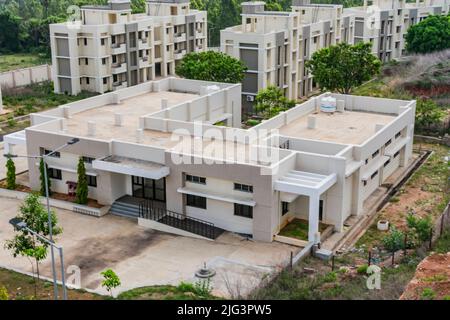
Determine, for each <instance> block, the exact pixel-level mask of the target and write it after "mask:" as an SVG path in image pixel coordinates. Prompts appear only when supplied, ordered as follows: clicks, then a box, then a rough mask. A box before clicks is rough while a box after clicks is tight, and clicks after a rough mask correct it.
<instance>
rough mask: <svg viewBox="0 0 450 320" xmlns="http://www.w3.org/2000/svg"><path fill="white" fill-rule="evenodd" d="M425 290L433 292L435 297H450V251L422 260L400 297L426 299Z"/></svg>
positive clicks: (404, 298)
mask: <svg viewBox="0 0 450 320" xmlns="http://www.w3.org/2000/svg"><path fill="white" fill-rule="evenodd" d="M424 290H425V292H427V291H428V292H431V296H434V297H433V299H444V298H447V299H450V252H448V253H447V254H433V255H430V256H428V257H426V258H425V259H424V260H422V262H421V263H420V264H419V265H418V266H417V271H416V274H415V276H414V278H413V279H412V280H411V282H410V283H409V284H408V286H407V287H406V290H405V292H404V293H403V295H402V296H401V297H400V299H401V300H422V299H426V298H427V296H426V295H424ZM428 297H430V296H428Z"/></svg>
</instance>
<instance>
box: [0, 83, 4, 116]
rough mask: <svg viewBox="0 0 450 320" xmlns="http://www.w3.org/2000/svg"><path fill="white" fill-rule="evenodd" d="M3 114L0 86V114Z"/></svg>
mask: <svg viewBox="0 0 450 320" xmlns="http://www.w3.org/2000/svg"><path fill="white" fill-rule="evenodd" d="M2 112H3V99H2V86H1V85H0V114H1V113H2Z"/></svg>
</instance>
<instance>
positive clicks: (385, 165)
mask: <svg viewBox="0 0 450 320" xmlns="http://www.w3.org/2000/svg"><path fill="white" fill-rule="evenodd" d="M389 163H391V159H389V160H388V161H386V162H385V163H384V165H383V166H384V167H385V168H386V167H387V166H388V165H389Z"/></svg>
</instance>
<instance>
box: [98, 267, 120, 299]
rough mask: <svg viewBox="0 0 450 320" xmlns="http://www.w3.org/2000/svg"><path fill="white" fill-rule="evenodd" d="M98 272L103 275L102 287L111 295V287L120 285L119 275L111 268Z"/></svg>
mask: <svg viewBox="0 0 450 320" xmlns="http://www.w3.org/2000/svg"><path fill="white" fill-rule="evenodd" d="M100 274H101V275H102V276H103V281H102V287H105V288H106V290H107V291H108V292H109V294H110V295H111V297H112V289H114V288H117V287H118V286H120V278H119V276H118V275H117V274H116V273H115V272H114V271H113V270H111V269H107V270H105V271H103V272H101V273H100Z"/></svg>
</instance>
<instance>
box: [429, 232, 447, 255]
mask: <svg viewBox="0 0 450 320" xmlns="http://www.w3.org/2000/svg"><path fill="white" fill-rule="evenodd" d="M433 250H434V251H435V252H437V253H447V252H450V228H449V229H447V230H446V231H445V232H444V233H443V234H442V236H441V237H439V239H438V241H436V243H435V244H434V247H433Z"/></svg>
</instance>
